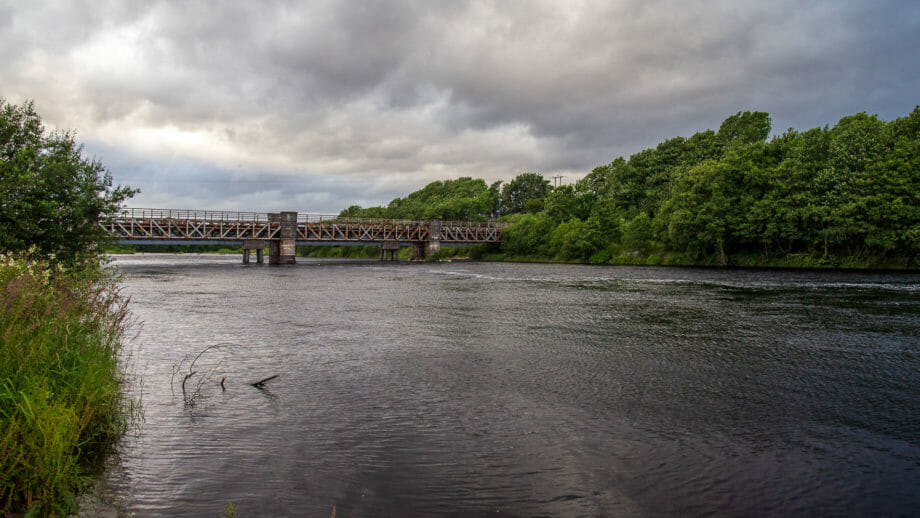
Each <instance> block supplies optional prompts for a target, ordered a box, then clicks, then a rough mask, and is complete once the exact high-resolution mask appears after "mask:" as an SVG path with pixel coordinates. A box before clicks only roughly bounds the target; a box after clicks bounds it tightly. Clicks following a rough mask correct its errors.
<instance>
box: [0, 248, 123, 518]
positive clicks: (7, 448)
mask: <svg viewBox="0 0 920 518" xmlns="http://www.w3.org/2000/svg"><path fill="white" fill-rule="evenodd" d="M126 304H127V302H126V300H124V299H123V298H121V297H119V295H118V292H117V289H116V285H115V282H114V280H113V277H112V274H111V273H110V272H107V271H106V270H104V269H103V268H101V267H100V266H99V265H98V264H89V265H83V266H80V267H75V268H71V269H69V270H65V269H62V268H60V267H59V266H56V265H51V264H49V263H48V262H44V261H35V260H30V259H28V258H24V257H14V256H11V255H9V254H7V255H2V256H0V514H2V513H26V515H27V516H32V515H35V516H43V515H44V516H66V515H67V514H68V513H70V512H73V511H74V510H75V509H76V500H77V495H78V494H79V492H80V491H81V489H83V488H84V487H85V486H86V484H87V483H88V482H89V480H90V479H89V474H88V469H89V468H90V466H91V465H92V464H93V460H94V459H98V458H99V457H100V453H102V452H104V451H105V450H106V449H108V448H110V447H111V445H112V444H113V443H114V441H115V440H116V439H117V438H118V437H119V436H120V435H121V434H122V433H123V432H124V431H125V429H126V427H127V425H128V424H129V422H130V421H131V418H130V412H129V410H130V408H131V407H132V405H130V404H129V403H127V402H126V401H125V400H124V398H123V397H122V390H121V389H122V383H121V382H122V379H123V372H122V370H121V369H120V367H119V362H118V352H119V348H120V340H121V338H122V335H123V333H124V330H125V325H126V318H127V310H126Z"/></svg>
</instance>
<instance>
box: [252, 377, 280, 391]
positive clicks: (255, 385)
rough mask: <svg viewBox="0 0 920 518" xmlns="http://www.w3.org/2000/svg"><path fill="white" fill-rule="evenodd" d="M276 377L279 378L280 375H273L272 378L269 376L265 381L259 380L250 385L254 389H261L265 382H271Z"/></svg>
mask: <svg viewBox="0 0 920 518" xmlns="http://www.w3.org/2000/svg"><path fill="white" fill-rule="evenodd" d="M278 376H281V375H280V374H275V375H274V376H269V377H267V378H265V379H261V380H259V381H257V382H255V383H250V385H252V386H253V387H255V388H262V387H263V386H265V382H266V381H271V380H273V379H275V378H277V377H278Z"/></svg>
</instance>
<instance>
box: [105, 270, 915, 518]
mask: <svg viewBox="0 0 920 518" xmlns="http://www.w3.org/2000/svg"><path fill="white" fill-rule="evenodd" d="M239 263H240V257H238V256H235V255H234V256H213V255H208V256H199V255H143V256H141V255H138V256H123V257H119V258H118V259H117V260H116V264H117V265H118V266H119V267H120V269H121V271H122V272H123V273H124V283H123V284H124V293H125V294H126V295H129V296H130V297H131V303H130V307H131V310H132V312H133V314H134V316H135V317H136V318H137V319H138V320H139V321H140V322H141V324H140V325H139V326H138V327H137V329H136V331H139V334H138V335H137V337H136V338H135V339H134V340H132V341H131V342H130V343H129V344H128V345H127V348H126V350H127V351H128V352H130V353H131V354H130V358H129V360H130V362H131V365H132V369H133V371H134V372H135V373H136V374H137V375H138V377H139V379H140V380H141V381H140V382H137V383H136V384H135V385H136V386H135V388H134V390H135V395H136V396H140V397H141V398H142V404H143V408H144V413H145V420H144V422H143V424H142V426H141V428H140V430H139V431H138V432H137V433H136V434H134V435H132V436H130V437H128V438H127V439H126V440H125V441H124V442H123V444H122V446H121V450H122V452H121V455H120V456H118V458H117V462H116V463H115V465H114V466H112V468H111V469H110V471H109V472H108V474H107V475H106V478H107V480H108V485H109V488H108V491H109V492H110V493H111V494H112V495H114V497H115V498H117V499H119V500H120V501H122V502H123V504H122V505H123V507H124V508H125V509H126V510H127V511H129V512H136V513H137V516H220V515H221V514H222V513H223V511H224V509H225V508H226V507H227V504H228V503H229V502H233V504H234V506H235V508H236V512H237V516H242V517H249V516H317V517H320V516H322V517H326V516H331V515H332V514H333V513H335V516H336V517H338V518H343V517H352V516H444V515H450V516H485V515H490V516H711V515H719V516H812V515H815V516H898V515H905V516H906V515H916V513H918V512H920V274H897V273H847V272H844V273H828V272H788V271H752V270H717V269H683V268H681V269H677V268H640V267H594V266H576V265H545V264H501V263H470V262H453V263H413V264H410V263H406V262H401V263H398V264H393V263H379V262H373V261H334V260H309V259H300V263H298V264H297V265H294V266H287V267H269V266H261V265H255V264H253V265H248V266H244V265H242V264H239ZM209 346H217V347H213V348H211V349H209V350H206V351H205V352H204V353H203V354H202V355H201V356H200V358H199V359H198V360H197V361H196V363H195V366H194V370H195V371H196V374H195V375H194V376H192V377H191V378H189V380H188V381H187V382H186V388H187V397H184V396H183V394H182V387H181V382H182V378H183V377H184V374H187V373H188V372H189V361H190V356H189V355H191V356H194V355H197V354H198V353H199V352H201V351H202V350H204V349H205V348H207V347H209ZM184 358H185V361H183V359H184ZM176 367H179V368H181V369H184V370H182V371H181V372H179V373H178V374H174V371H175V368H176ZM274 374H280V377H278V378H276V379H273V380H271V381H268V382H266V383H265V385H264V388H263V389H261V390H260V389H257V388H254V387H252V386H250V385H249V383H250V382H254V381H257V380H260V379H262V378H266V377H268V376H271V375H274ZM223 377H226V380H225V383H224V386H225V388H226V390H222V389H221V386H220V380H221V378H223ZM201 382H203V383H201Z"/></svg>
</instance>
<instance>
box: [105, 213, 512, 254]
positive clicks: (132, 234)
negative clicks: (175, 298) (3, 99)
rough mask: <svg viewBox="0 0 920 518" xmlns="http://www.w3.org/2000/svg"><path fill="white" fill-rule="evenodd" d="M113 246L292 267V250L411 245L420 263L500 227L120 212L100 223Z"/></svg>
mask: <svg viewBox="0 0 920 518" xmlns="http://www.w3.org/2000/svg"><path fill="white" fill-rule="evenodd" d="M99 225H100V226H101V227H102V229H103V230H104V231H105V232H106V233H107V234H108V235H109V236H111V237H112V238H113V239H114V240H115V241H116V242H117V243H119V244H125V245H151V244H186V245H198V244H208V245H238V246H240V247H241V249H242V251H243V262H244V263H249V256H250V251H251V250H255V251H256V260H257V261H258V262H259V263H262V262H263V250H264V249H265V247H266V246H268V251H269V264H293V263H294V262H296V260H295V254H294V251H295V246H296V245H377V246H379V247H380V258H381V259H384V258H387V257H389V259H395V258H396V251H397V250H398V249H399V247H401V246H412V258H413V259H424V258H425V257H426V256H427V255H429V254H433V253H436V252H437V251H438V250H439V249H440V247H441V244H449V245H453V244H478V243H495V242H498V241H500V240H501V232H502V224H501V223H498V222H494V221H464V222H460V221H442V220H440V219H429V220H387V219H366V218H340V217H338V216H333V215H323V214H306V213H298V212H294V211H287V212H277V213H262V212H225V211H198V210H172V209H133V208H125V209H121V210H120V211H119V212H118V213H116V214H115V215H114V216H113V217H112V218H109V219H107V220H104V221H102V222H100V223H99Z"/></svg>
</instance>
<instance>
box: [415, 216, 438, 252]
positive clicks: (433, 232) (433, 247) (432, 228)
mask: <svg viewBox="0 0 920 518" xmlns="http://www.w3.org/2000/svg"><path fill="white" fill-rule="evenodd" d="M440 249H441V220H440V219H429V220H428V241H416V242H414V243H412V260H413V261H422V260H424V259H425V258H426V257H428V256H430V255H434V254H436V253H438V250H440Z"/></svg>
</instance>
